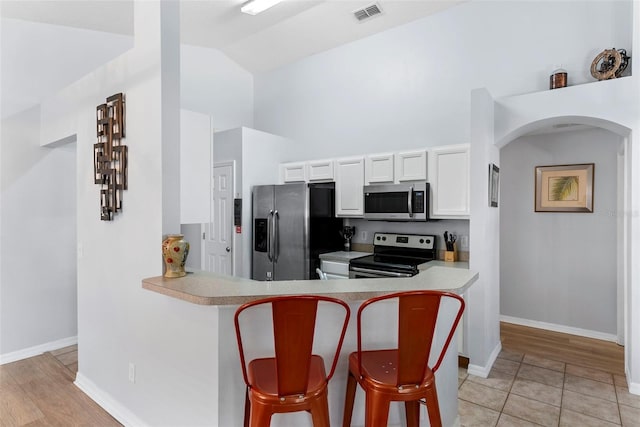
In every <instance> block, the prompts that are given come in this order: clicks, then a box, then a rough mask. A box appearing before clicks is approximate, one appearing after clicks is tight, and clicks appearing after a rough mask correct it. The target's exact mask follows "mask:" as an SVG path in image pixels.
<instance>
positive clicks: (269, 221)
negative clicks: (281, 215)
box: [267, 210, 273, 262]
mask: <svg viewBox="0 0 640 427" xmlns="http://www.w3.org/2000/svg"><path fill="white" fill-rule="evenodd" d="M272 232H273V210H271V211H269V216H268V217H267V258H269V262H273V253H272V252H271V240H272V239H271V233H272Z"/></svg>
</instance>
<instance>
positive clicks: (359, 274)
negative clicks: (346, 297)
mask: <svg viewBox="0 0 640 427" xmlns="http://www.w3.org/2000/svg"><path fill="white" fill-rule="evenodd" d="M412 276H413V274H412V273H398V272H395V271H384V270H375V269H372V268H363V267H349V279H370V278H381V277H387V278H389V277H412Z"/></svg>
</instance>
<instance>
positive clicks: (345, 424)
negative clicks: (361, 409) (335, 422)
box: [342, 370, 358, 427]
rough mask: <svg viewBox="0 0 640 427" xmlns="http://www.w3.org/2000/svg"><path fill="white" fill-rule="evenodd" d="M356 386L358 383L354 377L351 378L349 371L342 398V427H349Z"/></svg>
mask: <svg viewBox="0 0 640 427" xmlns="http://www.w3.org/2000/svg"><path fill="white" fill-rule="evenodd" d="M357 386H358V382H357V381H356V377H354V376H353V374H352V373H351V370H349V375H348V378H347V393H346V396H345V398H344V417H343V418H342V427H350V426H351V416H352V414H353V401H354V400H355V398H356V387H357Z"/></svg>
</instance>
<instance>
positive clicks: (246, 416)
mask: <svg viewBox="0 0 640 427" xmlns="http://www.w3.org/2000/svg"><path fill="white" fill-rule="evenodd" d="M250 418H251V400H249V387H247V391H246V392H245V394H244V427H249V419H250Z"/></svg>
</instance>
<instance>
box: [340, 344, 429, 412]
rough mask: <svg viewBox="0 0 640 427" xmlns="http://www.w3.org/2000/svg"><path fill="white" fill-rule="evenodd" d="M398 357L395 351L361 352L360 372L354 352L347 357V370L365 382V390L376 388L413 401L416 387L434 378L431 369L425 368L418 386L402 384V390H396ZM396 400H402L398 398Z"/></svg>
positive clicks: (424, 384) (356, 353)
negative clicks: (398, 394)
mask: <svg viewBox="0 0 640 427" xmlns="http://www.w3.org/2000/svg"><path fill="white" fill-rule="evenodd" d="M398 356H399V352H398V350H397V349H392V350H373V351H363V352H362V353H361V357H362V372H361V371H360V368H359V365H360V364H359V363H358V352H356V351H354V352H353V353H351V354H350V355H349V370H350V371H351V372H353V374H354V375H355V376H356V377H361V381H366V382H367V383H368V385H367V388H376V389H377V390H378V391H379V392H384V391H385V390H387V392H390V393H393V394H397V393H400V395H404V396H406V397H407V398H411V399H413V398H414V397H413V394H415V393H416V392H417V387H416V385H418V386H426V385H427V384H428V383H431V382H433V381H434V379H435V376H434V375H433V372H432V371H431V369H428V368H427V371H426V372H425V375H424V377H423V380H422V381H421V383H420V384H415V383H414V384H404V385H402V389H401V390H398V387H397V386H396V385H395V384H398ZM420 393H423V391H419V393H418V394H420ZM420 397H421V396H420ZM418 398H419V397H418ZM396 400H402V399H400V398H398V399H396Z"/></svg>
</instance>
